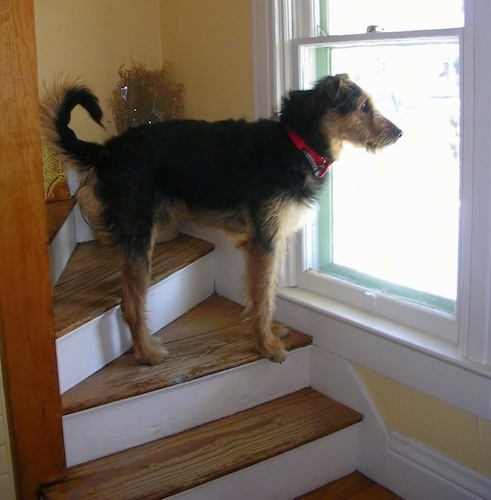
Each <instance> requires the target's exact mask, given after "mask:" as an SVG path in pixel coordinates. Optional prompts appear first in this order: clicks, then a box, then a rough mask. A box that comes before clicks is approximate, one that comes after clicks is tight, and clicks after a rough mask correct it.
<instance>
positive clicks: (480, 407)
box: [277, 288, 491, 420]
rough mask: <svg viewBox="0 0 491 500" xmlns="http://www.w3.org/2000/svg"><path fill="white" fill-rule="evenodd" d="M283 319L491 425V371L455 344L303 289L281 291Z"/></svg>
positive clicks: (347, 355) (279, 307) (322, 342)
mask: <svg viewBox="0 0 491 500" xmlns="http://www.w3.org/2000/svg"><path fill="white" fill-rule="evenodd" d="M277 318H278V319H279V320H280V321H282V322H284V323H285V324H286V325H288V326H291V327H294V328H297V329H299V330H301V331H303V332H305V333H307V334H309V335H312V336H313V338H314V342H313V343H314V345H315V346H316V347H318V348H321V349H325V350H328V351H329V352H332V353H334V354H336V355H338V356H341V357H343V358H345V359H347V360H349V361H352V362H354V363H357V364H361V365H364V366H366V367H368V368H370V369H373V370H375V371H377V372H379V373H381V374H383V375H385V376H387V377H390V378H393V379H395V380H397V381H399V382H401V383H403V384H406V385H408V386H411V387H413V388H415V389H417V390H420V391H422V392H425V393H427V394H430V395H432V396H434V397H437V398H439V399H441V400H443V401H446V402H447V403H449V404H452V405H454V406H457V407H459V408H461V409H463V410H465V411H468V412H470V413H472V414H474V415H477V416H479V417H481V418H484V419H487V420H491V367H489V366H485V365H480V364H478V363H475V362H472V361H469V360H468V359H466V358H464V357H462V356H461V355H459V353H458V351H457V347H456V346H455V345H453V344H451V343H448V342H445V341H443V340H440V339H436V338H431V337H428V336H427V335H424V334H422V333H420V332H418V331H417V330H415V329H412V328H409V327H407V326H403V325H400V324H398V323H395V322H392V321H389V320H385V319H382V318H378V317H376V316H374V315H371V314H369V313H367V312H366V311H362V310H358V309H356V308H354V307H350V306H346V305H344V304H342V303H339V302H336V301H334V300H331V299H328V298H326V297H322V296H320V295H317V294H314V293H311V292H307V291H305V290H302V289H299V288H281V289H280V290H279V292H278V303H277Z"/></svg>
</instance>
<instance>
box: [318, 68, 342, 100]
mask: <svg viewBox="0 0 491 500" xmlns="http://www.w3.org/2000/svg"><path fill="white" fill-rule="evenodd" d="M350 83H351V80H350V78H349V76H348V75H347V74H346V73H340V74H338V75H335V76H326V77H325V78H323V79H322V80H320V81H319V82H317V85H316V86H315V90H316V94H317V96H318V97H319V98H320V99H321V100H322V101H328V103H329V104H331V105H335V104H336V103H337V102H338V100H339V97H340V96H341V94H342V91H343V88H345V87H346V86H348V85H349V84H350Z"/></svg>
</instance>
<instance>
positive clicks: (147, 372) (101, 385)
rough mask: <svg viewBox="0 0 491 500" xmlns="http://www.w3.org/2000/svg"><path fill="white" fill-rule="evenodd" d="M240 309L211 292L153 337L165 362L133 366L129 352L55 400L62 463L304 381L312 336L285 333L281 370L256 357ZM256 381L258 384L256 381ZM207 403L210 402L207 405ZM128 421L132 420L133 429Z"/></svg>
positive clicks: (176, 428)
mask: <svg viewBox="0 0 491 500" xmlns="http://www.w3.org/2000/svg"><path fill="white" fill-rule="evenodd" d="M242 311H243V308H242V307H241V306H239V305H237V304H235V303H233V302H231V301H229V300H227V299H224V298H223V297H219V296H217V295H211V296H210V297H209V298H207V299H206V300H204V301H203V302H201V303H200V304H198V305H197V306H195V307H194V308H193V309H191V310H190V311H188V312H187V313H186V314H184V315H183V316H182V317H180V318H178V319H177V320H175V321H174V322H172V323H171V324H169V325H167V326H166V327H165V328H163V329H162V330H161V331H160V332H159V333H157V334H156V336H157V338H160V339H161V340H162V342H163V341H166V340H168V339H169V340H170V342H168V343H167V346H168V348H169V351H170V355H169V358H168V359H167V360H166V361H165V362H164V363H162V364H161V365H158V366H142V365H140V364H138V363H137V362H136V361H135V359H134V356H133V353H132V352H131V351H130V352H128V353H126V354H124V355H122V356H121V357H120V358H118V359H116V360H115V361H113V362H112V363H110V364H108V365H106V366H105V367H104V368H103V369H101V370H100V371H99V372H97V373H94V374H93V375H92V376H91V377H89V378H87V379H86V380H84V381H82V382H81V383H80V384H78V385H76V386H75V387H73V388H72V389H70V390H68V391H67V392H65V393H64V394H63V395H62V405H63V413H64V416H63V429H64V435H65V450H66V458H67V463H68V465H69V466H73V465H77V464H80V463H83V462H87V461H89V460H93V459H96V458H100V457H102V456H106V455H109V454H112V453H116V452H118V451H121V450H123V449H126V448H130V447H133V446H137V445H140V444H143V443H147V442H149V441H153V440H155V439H160V438H162V437H165V436H169V435H171V434H175V433H178V432H181V431H183V430H185V429H189V428H191V427H195V426H197V425H201V424H203V423H205V422H209V421H211V420H217V419H219V418H222V417H225V416H228V415H231V414H233V413H236V412H238V411H242V410H245V409H247V408H251V407H252V406H255V405H258V404H261V403H264V402H266V401H270V400H272V399H275V398H278V397H280V396H284V395H285V394H288V393H290V392H293V391H296V390H299V389H302V388H305V387H307V386H308V384H309V359H310V358H309V355H310V351H309V350H308V349H299V348H301V347H305V346H308V345H310V343H311V338H310V337H308V336H307V335H304V334H301V333H299V332H296V331H290V332H289V334H288V337H287V338H285V346H286V347H287V349H288V350H293V351H292V352H290V354H289V356H288V358H287V360H286V361H285V362H284V363H282V364H281V365H280V364H278V363H271V362H270V361H268V360H265V359H261V358H260V356H259V354H258V353H257V352H256V350H255V349H254V346H253V343H252V339H251V337H250V334H249V333H248V332H247V330H246V329H245V327H244V326H243V325H242V323H241V312H242ZM258 381H259V383H258ZM209 401H213V404H212V405H210V404H208V402H209ZM135 422H138V424H137V425H135Z"/></svg>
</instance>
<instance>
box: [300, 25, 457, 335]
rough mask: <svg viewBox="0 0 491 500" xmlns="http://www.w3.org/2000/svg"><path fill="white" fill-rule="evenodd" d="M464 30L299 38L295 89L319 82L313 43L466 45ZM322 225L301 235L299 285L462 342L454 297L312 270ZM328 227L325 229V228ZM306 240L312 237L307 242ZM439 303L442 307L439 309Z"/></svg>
mask: <svg viewBox="0 0 491 500" xmlns="http://www.w3.org/2000/svg"><path fill="white" fill-rule="evenodd" d="M462 34H463V30H462V29H461V28H452V29H444V30H420V31H412V32H398V33H387V32H375V33H367V34H361V35H342V36H323V37H315V38H302V39H296V40H293V41H292V58H293V64H292V67H293V75H294V76H295V80H294V88H301V87H302V86H303V84H304V82H305V81H306V80H307V81H308V80H309V79H310V80H311V81H314V80H315V79H316V75H309V76H307V78H306V77H305V75H304V68H305V65H307V66H309V63H310V61H305V54H306V53H308V52H309V51H306V50H305V49H308V48H312V47H314V48H322V47H325V48H338V47H357V46H365V45H368V44H369V45H402V44H414V43H415V42H416V43H419V44H424V43H438V42H446V41H450V40H458V43H459V46H460V47H462ZM311 53H313V51H311ZM461 57H462V54H461ZM312 66H313V65H312ZM461 76H462V75H461ZM461 93H462V88H461ZM461 97H462V96H461ZM461 115H462V113H461ZM318 226H319V225H318V221H317V220H316V219H314V220H313V222H312V225H311V229H310V230H309V231H304V232H303V234H302V235H301V239H302V240H303V241H302V243H301V244H300V247H299V248H298V250H297V252H298V255H299V256H300V259H299V262H298V264H299V265H298V267H297V285H298V286H300V287H302V288H306V289H308V290H311V291H314V290H315V291H316V293H319V294H322V295H325V296H328V297H330V298H333V299H336V300H340V301H341V302H344V303H347V304H349V305H352V306H355V307H359V308H361V309H363V310H366V311H369V312H371V313H374V314H380V315H382V316H384V317H386V318H388V319H391V320H394V321H397V322H399V323H402V324H405V325H407V326H410V327H415V328H418V329H419V330H421V331H423V332H425V333H427V334H430V335H433V336H436V337H438V338H442V339H445V340H447V341H449V342H452V343H457V340H458V337H457V328H456V321H455V315H454V313H455V303H454V301H453V300H448V299H443V298H437V297H436V296H432V295H431V294H427V293H425V292H419V291H417V290H414V291H412V290H410V289H409V288H407V287H401V286H399V285H397V284H395V283H390V282H382V280H379V279H377V278H375V277H372V276H368V275H365V274H363V273H360V272H358V271H355V270H353V269H350V268H346V267H344V266H340V265H337V264H334V263H329V264H328V266H327V268H325V269H323V272H322V273H320V272H317V271H312V269H318V267H319V266H318V264H319V262H318V259H319V256H318V248H319V242H318V232H319V231H318V229H319V227H318ZM323 229H324V231H325V228H323ZM306 239H308V240H309V241H306ZM306 252H308V255H306ZM374 285H379V286H374ZM382 285H383V286H382ZM371 288H388V292H389V294H385V293H380V292H377V291H373V290H371ZM390 292H392V294H391V293H390ZM397 292H399V293H400V292H404V293H401V296H400V297H399V296H397ZM413 299H419V300H417V301H416V302H421V301H423V302H425V303H426V305H421V304H416V303H412V300H413ZM421 299H423V300H421ZM435 307H436V308H437V309H439V310H435Z"/></svg>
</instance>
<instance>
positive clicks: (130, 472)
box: [43, 388, 362, 500]
mask: <svg viewBox="0 0 491 500" xmlns="http://www.w3.org/2000/svg"><path fill="white" fill-rule="evenodd" d="M361 418H362V417H361V415H360V414H359V413H357V412H355V411H353V410H351V409H350V408H347V407H345V406H344V405H342V404H340V403H338V402H336V401H334V400H332V399H330V398H328V397H326V396H323V395H321V394H320V393H318V392H316V391H314V390H313V389H311V388H307V389H303V390H301V391H298V392H296V393H293V394H289V395H287V396H284V397H282V398H279V399H276V400H274V401H271V402H269V403H265V404H263V405H260V406H257V407H255V408H252V409H250V410H246V411H243V412H240V413H236V414H235V415H232V416H230V417H226V418H223V419H220V420H217V421H214V422H211V423H208V424H204V425H202V426H200V427H196V428H194V429H190V430H188V431H184V432H182V433H180V434H176V435H174V436H170V437H167V438H164V439H160V440H158V441H153V442H151V443H148V444H145V445H142V446H138V447H136V448H132V449H129V450H125V451H123V452H120V453H117V454H115V455H112V456H109V457H105V458H102V459H99V460H95V461H93V462H89V463H87V464H83V465H80V466H76V467H73V468H72V469H70V470H69V473H68V478H67V481H66V482H65V483H61V484H57V485H54V486H51V487H48V488H46V489H45V490H44V491H43V494H44V498H46V499H48V500H51V499H60V498H63V499H70V498H74V499H75V498H76V499H79V498H83V499H85V500H88V499H100V498H125V499H127V500H129V499H137V498H138V499H141V498H146V499H160V498H164V497H166V496H169V495H173V494H176V493H179V492H181V491H185V490H187V489H190V488H193V487H195V486H198V485H200V484H203V483H205V482H208V481H212V480H214V479H217V478H219V477H223V476H225V475H227V474H230V473H232V472H235V471H238V470H240V469H243V468H245V467H248V466H250V465H253V464H255V463H258V462H260V461H263V460H267V459H269V458H272V457H274V456H276V455H279V454H280V453H284V452H286V451H289V450H292V449H294V448H296V447H299V446H302V445H304V444H307V443H310V442H312V441H314V440H316V439H320V438H322V437H324V436H327V435H329V434H332V433H334V432H337V431H339V430H341V429H344V428H346V427H348V426H350V425H353V424H355V423H357V422H359V421H361Z"/></svg>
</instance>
